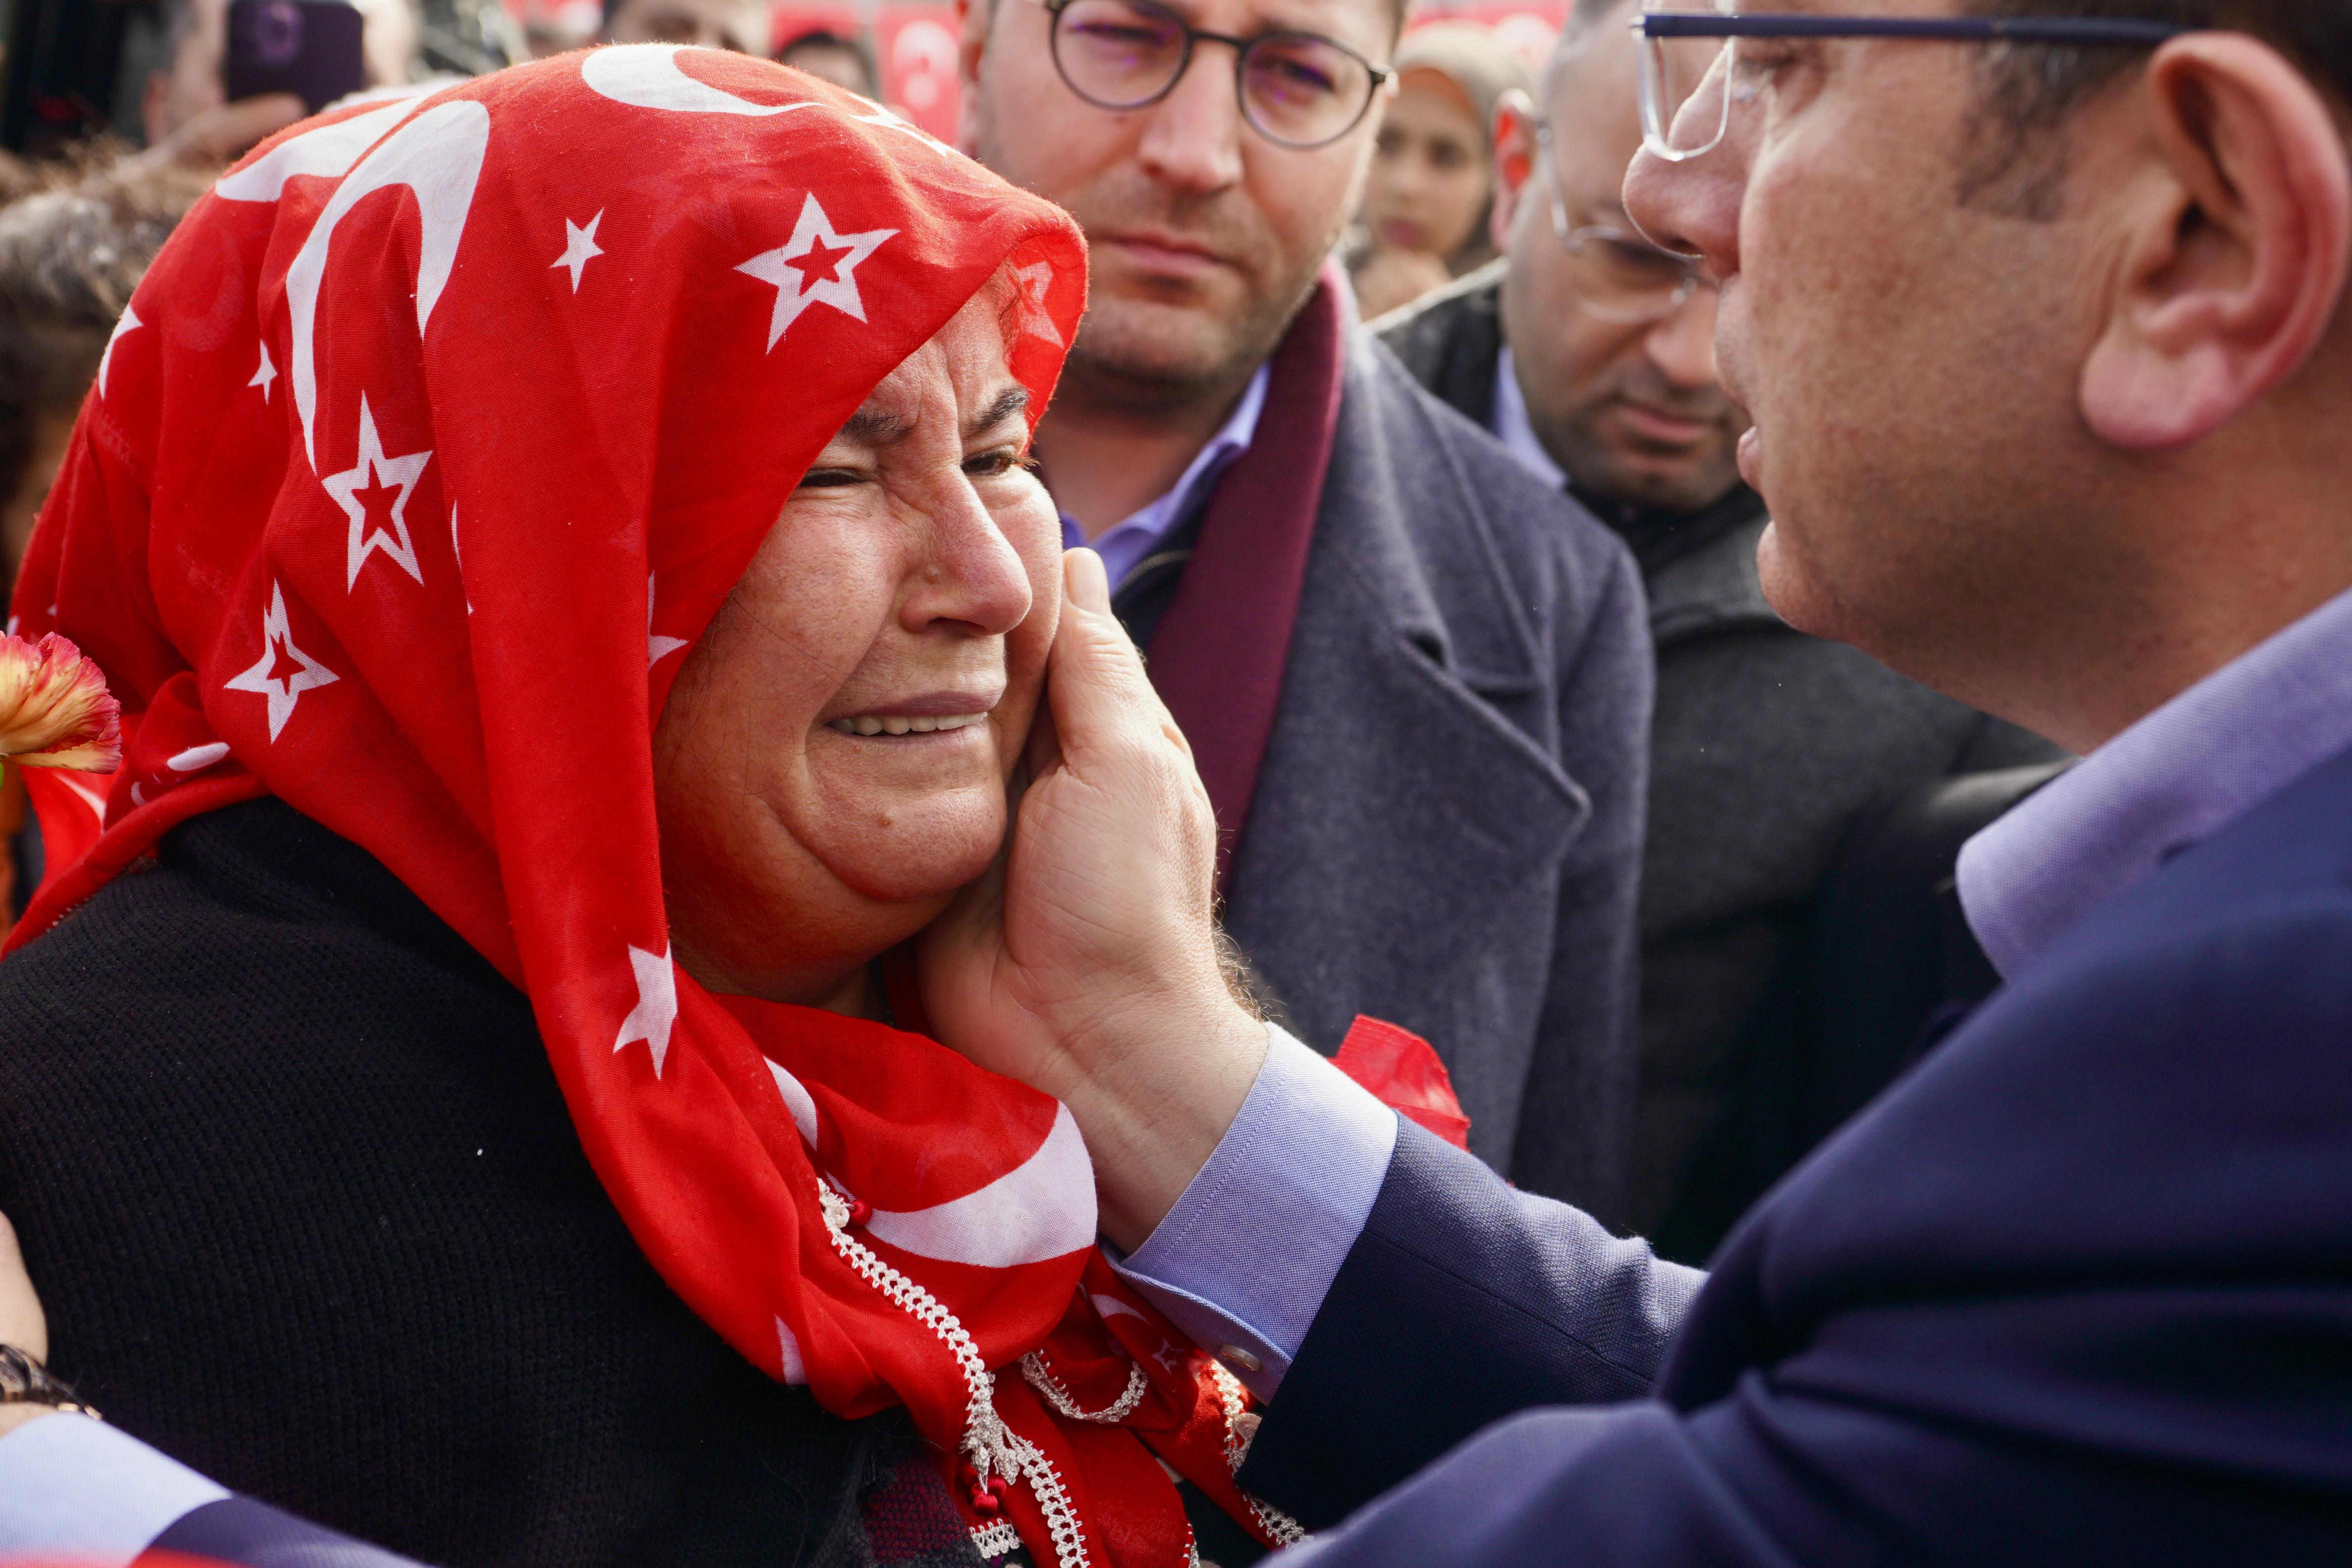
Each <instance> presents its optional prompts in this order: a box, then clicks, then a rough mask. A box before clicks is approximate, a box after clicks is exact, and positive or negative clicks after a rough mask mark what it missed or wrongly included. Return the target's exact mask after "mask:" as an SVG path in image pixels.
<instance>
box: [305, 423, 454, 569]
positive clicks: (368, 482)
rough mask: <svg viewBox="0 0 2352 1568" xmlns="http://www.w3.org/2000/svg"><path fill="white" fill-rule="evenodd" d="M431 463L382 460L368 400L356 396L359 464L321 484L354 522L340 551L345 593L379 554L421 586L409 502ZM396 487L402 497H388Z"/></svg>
mask: <svg viewBox="0 0 2352 1568" xmlns="http://www.w3.org/2000/svg"><path fill="white" fill-rule="evenodd" d="M432 458H433V454H432V453H431V452H429V451H427V452H412V453H410V454H409V455H408V456H407V457H404V458H387V457H385V456H384V455H383V441H382V440H380V439H379V438H378V437H377V436H376V433H375V416H374V415H373V414H372V413H370V412H369V411H368V400H367V394H365V393H362V394H361V395H360V457H359V461H358V463H357V464H356V465H354V466H353V467H352V468H346V469H344V470H343V471H342V472H341V473H340V474H331V475H329V476H328V477H327V478H326V479H321V480H320V483H321V484H323V485H324V486H326V488H327V493H328V494H329V495H331V496H332V497H334V498H335V504H336V505H337V506H340V507H341V508H342V509H343V515H344V516H345V517H348V518H349V519H351V522H352V531H351V538H350V540H349V542H348V543H347V544H346V546H345V548H344V551H343V564H344V567H345V571H346V575H345V577H344V580H343V586H344V588H345V589H346V590H348V589H351V588H352V587H355V586H357V585H358V583H359V580H360V568H361V567H362V566H364V565H366V564H367V558H368V556H369V555H370V554H372V553H373V552H376V551H379V550H381V551H382V552H384V553H385V554H386V555H389V556H390V557H392V559H393V561H394V563H397V564H398V565H399V567H400V569H401V570H402V571H404V572H405V573H407V574H409V575H410V576H411V577H414V578H415V579H416V580H417V581H418V582H419V583H422V582H424V581H425V574H424V573H423V572H422V571H421V570H419V569H418V567H417V564H416V546H415V543H414V542H412V541H411V540H410V539H409V537H408V497H409V494H410V492H412V491H413V490H415V489H416V481H417V479H418V478H419V477H420V476H421V475H423V474H424V472H425V464H426V463H428V462H430V461H431V460H432ZM394 486H398V487H399V491H400V493H399V494H398V495H391V494H387V493H386V492H388V491H389V490H391V489H393V487H394Z"/></svg>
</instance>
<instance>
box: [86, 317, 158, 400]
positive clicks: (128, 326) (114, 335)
mask: <svg viewBox="0 0 2352 1568" xmlns="http://www.w3.org/2000/svg"><path fill="white" fill-rule="evenodd" d="M146 324H147V323H146V322H144V321H141V320H140V319H139V312H138V311H136V310H132V309H131V307H130V306H128V305H125V306H123V307H122V318H121V320H120V321H116V322H115V323H114V331H112V332H111V333H110V334H109V335H108V337H107V340H106V352H105V353H102V354H100V355H99V356H98V395H100V397H104V396H105V395H106V373H107V372H108V371H110V370H111V369H113V368H114V345H115V344H117V343H119V342H121V341H122V334H123V333H125V332H129V331H137V330H138V329H139V328H141V327H143V326H145V325H146Z"/></svg>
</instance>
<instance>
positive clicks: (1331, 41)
mask: <svg viewBox="0 0 2352 1568" xmlns="http://www.w3.org/2000/svg"><path fill="white" fill-rule="evenodd" d="M1127 3H1128V4H1129V5H1136V6H1139V7H1143V8H1147V9H1150V10H1153V11H1159V12H1162V13H1164V14H1165V15H1166V16H1168V18H1169V19H1170V20H1171V21H1172V22H1174V23H1175V24H1176V25H1177V26H1179V27H1181V28H1183V29H1184V54H1183V57H1182V58H1181V59H1179V60H1178V61H1177V62H1176V71H1175V74H1174V75H1172V76H1171V77H1170V78H1169V79H1168V85H1167V86H1165V87H1163V88H1161V89H1160V90H1159V91H1158V92H1155V93H1153V94H1152V95H1151V96H1150V97H1149V98H1144V99H1139V100H1136V101H1135V102H1133V103H1105V102H1104V101H1103V100H1101V99H1098V98H1095V97H1091V96H1089V95H1088V94H1087V93H1086V92H1085V91H1083V90H1082V89H1080V88H1079V86H1078V84H1077V83H1076V82H1074V81H1072V80H1071V79H1070V73H1069V70H1068V69H1067V68H1066V67H1065V66H1064V65H1063V64H1062V16H1063V13H1065V12H1066V11H1067V10H1068V9H1069V8H1070V6H1071V5H1072V4H1073V0H1037V4H1038V5H1042V6H1043V7H1044V8H1045V14H1046V16H1049V17H1050V18H1052V20H1051V22H1050V23H1049V24H1048V30H1047V33H1046V42H1045V49H1046V52H1047V53H1048V54H1050V55H1052V56H1053V58H1054V74H1055V76H1058V77H1060V78H1061V79H1062V85H1063V86H1064V87H1066V88H1068V89H1070V91H1071V92H1073V93H1074V94H1076V96H1077V99H1078V100H1079V101H1080V102H1082V103H1090V104H1092V105H1094V106H1095V107H1096V108H1097V109H1108V110H1112V111H1114V112H1116V113H1122V114H1124V113H1127V112H1129V111H1131V110H1138V109H1149V108H1150V107H1151V106H1152V105H1153V104H1155V103H1158V102H1159V101H1160V100H1162V99H1164V98H1166V97H1167V96H1168V95H1169V94H1170V93H1171V92H1174V91H1175V90H1176V89H1177V88H1178V86H1179V85H1181V83H1182V82H1183V80H1184V73H1185V72H1187V71H1189V70H1191V69H1192V51H1193V46H1195V45H1196V44H1199V43H1201V42H1202V41H1203V40H1206V41H1207V42H1209V43H1212V44H1223V45H1226V46H1227V47H1230V48H1231V49H1232V50H1233V51H1234V103H1235V104H1237V105H1238V106H1239V107H1240V109H1241V115H1242V121H1243V122H1244V124H1246V125H1247V126H1248V127H1249V128H1250V129H1251V130H1252V131H1255V132H1257V133H1258V134H1259V135H1260V136H1263V137H1265V139H1266V140H1267V141H1268V142H1273V143H1274V144H1275V145H1276V146H1277V147H1286V148H1288V149H1290V150H1291V151H1292V152H1294V153H1311V152H1313V151H1314V150H1315V149H1317V148H1318V147H1328V146H1329V145H1331V143H1332V142H1337V141H1339V139H1340V138H1341V137H1342V136H1345V135H1347V134H1348V132H1350V131H1353V130H1354V129H1355V128H1356V127H1357V126H1359V125H1361V124H1362V123H1363V122H1364V116H1365V115H1367V114H1369V113H1370V112H1371V108H1372V104H1373V101H1374V100H1377V99H1378V98H1379V97H1380V96H1381V89H1382V88H1383V87H1386V86H1387V85H1388V84H1389V83H1390V82H1391V81H1392V80H1393V79H1395V77H1396V71H1395V70H1394V69H1393V68H1391V67H1388V66H1376V65H1374V64H1373V63H1372V62H1371V61H1370V60H1368V59H1366V58H1364V57H1363V55H1362V53H1361V52H1360V51H1359V50H1357V49H1354V48H1352V47H1349V46H1348V45H1346V44H1343V43H1341V42H1340V41H1339V39H1337V38H1334V37H1330V36H1329V35H1328V34H1324V33H1309V32H1304V31H1302V30H1300V29H1298V28H1297V27H1276V28H1275V29H1274V30H1272V31H1270V32H1265V33H1260V34H1258V35H1257V36H1256V37H1251V38H1242V37H1234V35H1233V34H1231V33H1212V32H1209V31H1207V30H1206V29H1204V28H1201V27H1195V26H1192V23H1191V22H1190V21H1187V20H1186V19H1185V18H1184V17H1183V16H1181V14H1179V13H1178V12H1176V11H1174V10H1171V8H1170V7H1168V6H1166V5H1160V0H1127ZM1269 38H1306V39H1309V40H1311V41H1313V42H1315V43H1318V44H1328V45H1329V46H1330V47H1333V48H1335V49H1337V50H1339V52H1340V53H1341V54H1343V55H1346V56H1347V57H1348V58H1349V59H1352V60H1354V61H1355V62H1356V63H1357V64H1358V65H1360V66H1361V67H1363V68H1364V69H1365V71H1366V72H1367V73H1369V74H1370V77H1371V79H1372V80H1371V86H1370V88H1369V89H1366V91H1365V93H1364V101H1363V102H1361V103H1360V104H1358V105H1357V106H1356V112H1355V116H1354V118H1352V119H1350V120H1349V121H1348V123H1347V124H1345V125H1343V126H1341V127H1340V128H1339V130H1337V131H1334V132H1331V134H1330V135H1328V136H1326V137H1324V138H1323V139H1322V140H1321V141H1319V142H1292V141H1288V140H1286V139H1285V138H1283V137H1280V136H1276V134H1275V133H1274V132H1271V131H1268V130H1267V129H1266V128H1265V126H1263V125H1260V124H1259V123H1258V122H1257V117H1256V116H1255V115H1253V114H1252V113H1251V112H1250V103H1249V94H1248V92H1247V91H1246V90H1245V89H1244V81H1245V80H1246V77H1245V75H1244V68H1245V67H1246V65H1247V63H1248V59H1249V52H1250V50H1252V49H1254V48H1255V47H1257V46H1258V45H1260V44H1262V43H1264V42H1265V41H1266V40H1267V39H1269Z"/></svg>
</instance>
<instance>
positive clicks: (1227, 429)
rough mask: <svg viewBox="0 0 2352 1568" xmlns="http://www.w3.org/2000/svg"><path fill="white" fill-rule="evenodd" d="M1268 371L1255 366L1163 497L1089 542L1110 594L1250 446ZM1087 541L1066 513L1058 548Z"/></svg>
mask: <svg viewBox="0 0 2352 1568" xmlns="http://www.w3.org/2000/svg"><path fill="white" fill-rule="evenodd" d="M1271 374H1272V373H1271V372H1270V371H1269V370H1268V368H1267V367H1266V366H1265V365H1260V366H1258V367H1257V374H1255V375H1254V376H1252V377H1250V382H1249V385H1247V386H1246V387H1244V388H1243V389H1242V397H1241V401H1240V402H1239V403H1236V404H1234V411H1233V413H1232V414H1231V415H1230V416H1227V418H1226V420H1225V422H1224V424H1223V426H1220V427H1219V429H1218V431H1217V433H1216V434H1215V435H1214V436H1212V437H1209V444H1208V445H1207V446H1205V447H1202V448H1201V449H1200V450H1199V451H1198V452H1196V453H1194V454H1193V456H1192V461H1191V462H1190V463H1188V464H1186V465H1185V468H1184V471H1183V473H1182V474H1181V475H1179V476H1178V477H1177V479H1176V482H1175V483H1174V484H1173V485H1171V486H1170V487H1169V489H1168V492H1167V493H1166V494H1165V495H1163V496H1161V497H1160V499H1159V500H1155V501H1153V502H1151V503H1150V505H1149V506H1146V507H1143V508H1142V509H1140V510H1138V511H1136V512H1134V513H1132V514H1131V515H1129V516H1128V517H1124V518H1121V519H1120V520H1119V521H1117V522H1115V523H1113V524H1111V525H1110V527H1108V528H1107V529H1105V530H1104V531H1103V532H1102V536H1101V537H1100V538H1098V539H1096V540H1094V541H1093V542H1091V546H1090V547H1091V548H1092V549H1093V551H1094V552H1095V553H1096V554H1097V555H1099V556H1101V557H1102V563H1103V574H1104V575H1105V576H1107V577H1108V578H1109V579H1110V585H1111V590H1112V592H1114V593H1116V592H1118V587H1119V585H1120V584H1123V583H1125V582H1126V581H1127V579H1128V576H1129V574H1131V573H1132V572H1134V570H1135V569H1136V567H1137V566H1139V565H1140V564H1142V563H1143V562H1144V561H1145V560H1146V559H1148V558H1149V557H1150V554H1151V552H1153V551H1154V550H1157V549H1158V548H1159V547H1160V542H1161V541H1163V540H1165V539H1166V538H1167V537H1168V534H1169V531H1171V530H1172V529H1173V528H1174V527H1175V526H1176V525H1177V523H1178V522H1180V521H1182V520H1183V519H1184V518H1185V517H1187V516H1189V515H1190V514H1191V513H1192V507H1193V503H1194V502H1196V501H1197V500H1200V498H1201V497H1202V496H1203V495H1205V494H1206V493H1207V492H1208V490H1209V488H1210V487H1211V486H1213V485H1214V484H1215V483H1216V482H1217V481H1218V480H1219V479H1223V478H1224V474H1225V470H1226V469H1227V468H1232V467H1233V466H1234V462H1235V461H1237V460H1238V459H1239V458H1240V457H1241V455H1242V454H1243V453H1244V452H1246V451H1248V450H1249V448H1250V443H1251V442H1252V441H1254V440H1255V439H1256V438H1257V421H1258V416H1259V415H1261V414H1263V413H1265V388H1266V383H1267V381H1268V380H1269V379H1270V377H1271ZM1087 543H1088V541H1087V531H1086V530H1085V529H1084V528H1081V527H1080V526H1079V525H1078V520H1077V519H1076V518H1074V517H1072V516H1071V515H1070V514H1069V513H1067V512H1064V513H1063V514H1062V547H1063V548H1064V549H1065V550H1075V549H1076V548H1077V547H1078V546H1079V545H1081V544H1087Z"/></svg>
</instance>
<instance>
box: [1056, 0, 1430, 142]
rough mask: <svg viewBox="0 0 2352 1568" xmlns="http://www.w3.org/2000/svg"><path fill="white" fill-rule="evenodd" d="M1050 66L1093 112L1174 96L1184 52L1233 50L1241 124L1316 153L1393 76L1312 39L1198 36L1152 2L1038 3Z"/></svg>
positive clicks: (1188, 55) (1329, 42) (1187, 61)
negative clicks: (1045, 22)
mask: <svg viewBox="0 0 2352 1568" xmlns="http://www.w3.org/2000/svg"><path fill="white" fill-rule="evenodd" d="M1045 9H1046V11H1047V12H1048V13H1049V14H1050V15H1051V16H1053V18H1054V24H1053V25H1054V33H1053V39H1054V43H1053V47H1054V68H1055V70H1057V71H1059V72H1061V74H1062V80H1063V81H1064V82H1066V84H1068V86H1069V89H1070V90H1071V91H1072V92H1075V93H1076V94H1077V95H1078V96H1079V97H1080V98H1083V99H1085V100H1087V102H1088V103H1091V104H1093V105H1095V106H1096V107H1097V108H1098V109H1142V108H1145V107H1147V106H1148V105H1150V104H1154V103H1157V102H1159V101H1160V100H1161V99H1163V98H1165V97H1167V96H1168V95H1169V94H1170V93H1171V92H1173V91H1174V90H1175V89H1176V84H1177V83H1178V82H1179V81H1181V80H1182V79H1183V77H1184V72H1185V70H1186V69H1187V68H1189V67H1190V66H1191V65H1192V49H1193V47H1194V46H1195V45H1197V44H1201V43H1212V44H1223V45H1225V46H1227V47H1230V48H1231V49H1232V50H1233V51H1234V91H1235V92H1236V93H1237V94H1238V95H1239V96H1240V99H1241V106H1242V118H1243V119H1244V120H1245V121H1248V122H1249V124H1250V128H1251V129H1252V130H1254V131H1255V132H1257V133H1258V134H1259V135H1261V136H1263V137H1265V139H1266V140H1267V141H1269V142H1276V143H1277V144H1278V145H1280V146H1284V147H1297V148H1307V147H1320V146H1323V145H1324V144H1325V143H1327V142H1336V141H1338V140H1339V138H1340V137H1342V136H1345V135H1346V134H1347V133H1348V132H1350V131H1353V130H1354V129H1355V128H1356V125H1357V122H1358V121H1361V120H1362V119H1363V118H1364V111H1365V110H1368V109H1370V107H1371V106H1372V95H1373V94H1374V93H1376V92H1378V91H1379V90H1380V89H1381V84H1382V83H1383V82H1385V81H1387V80H1388V79H1389V78H1390V77H1391V76H1392V75H1394V74H1395V73H1394V72H1392V71H1390V70H1389V69H1387V68H1384V67H1381V66H1376V65H1374V64H1372V62H1371V61H1370V60H1368V59H1366V58H1364V57H1363V56H1361V55H1360V54H1358V53H1357V52H1356V51H1355V50H1353V49H1351V48H1349V47H1348V46H1347V45H1345V44H1343V43H1341V42H1339V39H1337V38H1327V37H1324V36H1323V35H1322V34H1320V33H1295V32H1271V33H1260V34H1258V35H1257V36H1256V37H1252V38H1236V37H1232V36H1231V35H1229V34H1225V33H1205V32H1202V30H1201V29H1200V28H1198V27H1195V26H1192V23H1190V22H1188V21H1186V20H1185V19H1184V18H1183V17H1181V16H1178V15H1177V14H1176V13H1175V12H1173V11H1171V10H1169V9H1168V8H1167V7H1166V6H1164V5H1153V4H1152V3H1151V0H1045Z"/></svg>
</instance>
